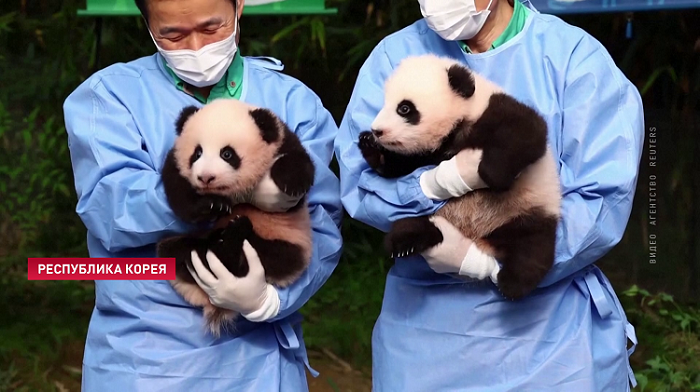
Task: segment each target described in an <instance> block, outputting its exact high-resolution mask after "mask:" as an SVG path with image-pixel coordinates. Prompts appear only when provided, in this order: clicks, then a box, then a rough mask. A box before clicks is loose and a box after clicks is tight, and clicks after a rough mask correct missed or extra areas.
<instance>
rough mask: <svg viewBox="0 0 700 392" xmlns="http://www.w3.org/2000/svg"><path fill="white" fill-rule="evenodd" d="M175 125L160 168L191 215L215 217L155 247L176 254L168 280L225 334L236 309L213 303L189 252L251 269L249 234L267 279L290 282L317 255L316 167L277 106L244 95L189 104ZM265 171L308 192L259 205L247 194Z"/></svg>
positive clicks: (293, 189) (280, 183)
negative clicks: (284, 205)
mask: <svg viewBox="0 0 700 392" xmlns="http://www.w3.org/2000/svg"><path fill="white" fill-rule="evenodd" d="M176 132H177V138H176V139H175V143H174V146H173V147H172V149H171V150H170V151H169V152H168V154H167V157H166V159H165V162H164V165H163V170H162V180H163V185H164V188H165V194H166V197H167V200H168V203H169V204H170V207H171V208H172V210H173V212H174V213H175V214H176V215H177V216H178V217H179V218H180V219H182V220H183V221H185V222H188V223H193V224H198V223H207V222H212V221H215V223H214V226H213V228H211V229H206V230H202V231H201V232H197V233H191V234H185V235H178V236H173V237H171V238H166V239H164V240H162V241H160V242H159V243H158V245H157V254H158V257H174V258H176V270H177V279H176V280H174V281H171V282H170V283H171V284H172V285H173V287H174V288H175V290H176V291H177V292H178V293H180V294H181V295H182V296H183V297H184V299H185V300H186V301H188V302H189V303H191V304H192V305H195V306H200V307H202V308H203V310H204V315H205V317H206V319H207V328H208V329H209V331H210V332H211V333H212V334H213V335H215V336H219V334H220V330H221V329H222V328H226V327H227V326H228V324H230V323H232V322H233V321H234V319H235V317H237V315H238V314H237V313H236V312H233V311H230V310H226V309H221V308H218V307H215V306H214V305H212V304H211V303H210V302H209V297H208V296H207V294H206V293H205V292H204V291H202V290H201V289H200V287H199V286H198V285H197V284H196V282H195V281H194V279H193V278H192V276H191V275H190V273H189V271H188V269H187V267H186V264H187V265H189V266H190V268H192V260H191V256H190V255H191V251H192V250H196V251H197V254H198V255H199V257H200V259H201V260H202V264H203V265H204V266H206V268H209V265H208V263H207V261H206V257H205V256H206V252H207V250H211V251H212V252H213V253H214V254H215V255H216V256H217V257H218V258H219V259H220V260H221V262H222V263H223V264H224V265H225V266H226V268H227V269H228V270H229V271H230V272H231V273H232V274H233V275H235V276H245V275H247V273H248V263H247V260H246V258H245V254H244V253H243V242H244V240H248V242H250V244H251V245H252V247H253V248H254V249H255V250H256V251H257V253H258V255H259V257H260V261H261V264H262V266H263V267H264V269H265V275H266V278H267V280H268V282H269V283H271V284H275V285H278V286H280V287H284V286H286V285H289V284H290V283H292V282H293V281H294V280H296V279H297V278H298V277H299V275H301V273H302V272H303V271H304V270H305V269H306V267H307V266H308V265H309V262H310V259H311V252H312V232H311V218H310V215H309V211H308V205H307V200H306V194H307V192H308V191H309V190H310V189H311V186H312V185H313V182H314V176H315V168H314V165H313V161H312V160H311V157H310V156H309V155H308V153H307V152H306V150H305V149H304V147H303V146H302V144H301V142H300V141H299V139H298V138H297V136H296V135H295V134H294V133H293V132H292V131H291V130H290V129H289V128H288V127H287V125H286V124H285V123H284V122H282V121H281V120H280V119H279V118H278V117H277V116H276V115H275V114H274V113H273V112H272V111H270V110H268V109H265V108H259V107H254V106H251V105H249V104H247V103H244V102H241V101H239V100H235V99H217V100H215V101H212V102H211V103H209V104H207V105H205V106H203V107H202V108H199V109H198V108H196V107H194V106H189V107H186V108H184V109H183V110H182V111H181V112H180V115H179V117H178V119H177V122H176ZM268 176H269V177H268ZM266 178H267V179H271V180H272V181H274V184H275V185H276V186H277V187H278V188H279V189H281V190H283V191H284V192H285V193H286V194H288V195H294V196H299V195H304V196H303V197H302V198H301V200H300V202H299V204H297V205H296V206H295V207H293V208H292V209H290V210H288V211H287V212H279V213H271V212H265V211H262V210H260V209H257V208H255V207H253V206H252V205H250V204H248V203H247V201H249V200H250V197H251V194H252V192H253V189H254V188H255V186H256V185H257V184H258V183H260V181H263V180H264V179H266Z"/></svg>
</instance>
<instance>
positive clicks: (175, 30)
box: [158, 17, 223, 35]
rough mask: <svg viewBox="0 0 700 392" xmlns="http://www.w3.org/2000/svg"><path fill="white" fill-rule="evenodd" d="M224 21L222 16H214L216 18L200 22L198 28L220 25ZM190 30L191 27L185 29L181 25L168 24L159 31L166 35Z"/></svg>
mask: <svg viewBox="0 0 700 392" xmlns="http://www.w3.org/2000/svg"><path fill="white" fill-rule="evenodd" d="M222 23H223V19H222V18H219V17H214V18H211V19H208V20H206V21H204V22H202V23H200V24H198V25H197V27H196V28H199V29H201V28H205V27H209V26H212V25H220V24H222ZM188 30H189V29H185V28H181V27H170V26H166V27H163V28H162V29H160V30H158V32H159V33H160V35H166V34H170V33H186V32H187V31H188Z"/></svg>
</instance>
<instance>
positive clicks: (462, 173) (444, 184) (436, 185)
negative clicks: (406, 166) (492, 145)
mask: <svg viewBox="0 0 700 392" xmlns="http://www.w3.org/2000/svg"><path fill="white" fill-rule="evenodd" d="M481 154H482V150H474V149H467V150H462V151H460V152H459V153H458V154H457V155H455V156H454V157H452V159H450V160H447V161H443V162H441V163H440V164H439V165H438V166H437V167H435V168H432V169H430V170H427V171H425V172H424V173H423V174H421V176H420V186H421V189H422V190H423V193H424V194H425V195H426V196H427V197H428V198H430V199H433V200H446V199H449V198H451V197H459V196H462V195H464V194H466V193H468V192H471V191H473V190H475V189H479V188H486V187H487V185H486V183H485V182H484V181H483V180H482V179H481V177H479V163H480V162H481Z"/></svg>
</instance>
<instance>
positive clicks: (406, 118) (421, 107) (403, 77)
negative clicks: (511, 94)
mask: <svg viewBox="0 0 700 392" xmlns="http://www.w3.org/2000/svg"><path fill="white" fill-rule="evenodd" d="M455 64H457V65H460V64H459V63H458V62H457V61H455V60H453V59H449V58H444V57H438V56H434V55H422V56H412V57H408V58H406V59H404V60H403V61H401V63H400V64H399V65H398V66H397V67H396V69H395V70H394V72H393V73H392V74H391V75H390V76H389V78H387V80H386V83H385V85H384V106H383V107H382V109H381V110H380V111H379V113H378V114H377V117H376V118H375V120H374V122H372V132H373V133H374V136H375V138H376V139H377V141H378V142H379V144H381V145H382V146H383V147H385V148H386V149H388V150H391V151H395V152H398V153H404V154H411V153H421V152H432V151H435V150H436V149H437V148H439V147H440V145H441V143H442V141H443V138H444V137H446V136H447V135H448V134H449V133H450V132H451V131H452V130H453V129H454V127H455V126H456V125H457V124H458V123H459V122H460V121H461V120H465V119H466V120H471V121H475V120H476V119H478V118H479V117H480V115H481V113H483V111H484V110H485V109H486V107H487V105H488V99H489V98H490V96H491V94H492V93H493V91H494V90H495V89H497V88H496V87H495V86H493V85H492V84H490V83H488V82H486V81H484V80H482V79H480V78H478V77H476V78H475V79H476V80H475V81H474V82H475V84H476V88H475V91H474V93H473V95H471V96H470V97H468V98H466V97H463V96H460V95H459V94H457V92H455V90H454V89H453V88H452V87H451V85H450V79H449V73H448V71H449V69H450V67H451V66H453V65H455Z"/></svg>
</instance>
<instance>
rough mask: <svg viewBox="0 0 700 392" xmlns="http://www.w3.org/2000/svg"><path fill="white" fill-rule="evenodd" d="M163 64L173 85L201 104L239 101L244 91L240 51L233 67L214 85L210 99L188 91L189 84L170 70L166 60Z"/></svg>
mask: <svg viewBox="0 0 700 392" xmlns="http://www.w3.org/2000/svg"><path fill="white" fill-rule="evenodd" d="M163 64H164V65H165V69H166V71H167V72H168V74H170V76H171V77H172V79H173V83H174V84H175V86H177V89H178V90H180V91H182V92H184V93H186V94H189V95H192V96H193V97H195V98H197V100H198V101H199V102H201V103H204V104H205V103H208V102H211V101H212V100H214V99H217V98H234V99H239V98H240V97H241V92H242V91H243V89H242V88H241V86H242V85H243V58H242V57H241V55H240V52H238V51H236V54H235V55H234V57H233V61H231V65H230V66H229V68H228V70H227V71H226V73H225V74H224V76H223V77H222V78H221V80H220V81H219V82H218V83H217V84H216V85H214V87H212V89H211V92H210V93H209V97H208V98H204V97H203V96H202V95H201V94H200V93H199V92H196V91H191V89H188V88H187V86H188V85H187V83H185V82H184V81H183V80H182V79H180V78H179V77H178V76H177V75H176V74H175V72H173V70H172V69H170V67H169V66H168V64H167V63H166V62H165V60H163Z"/></svg>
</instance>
